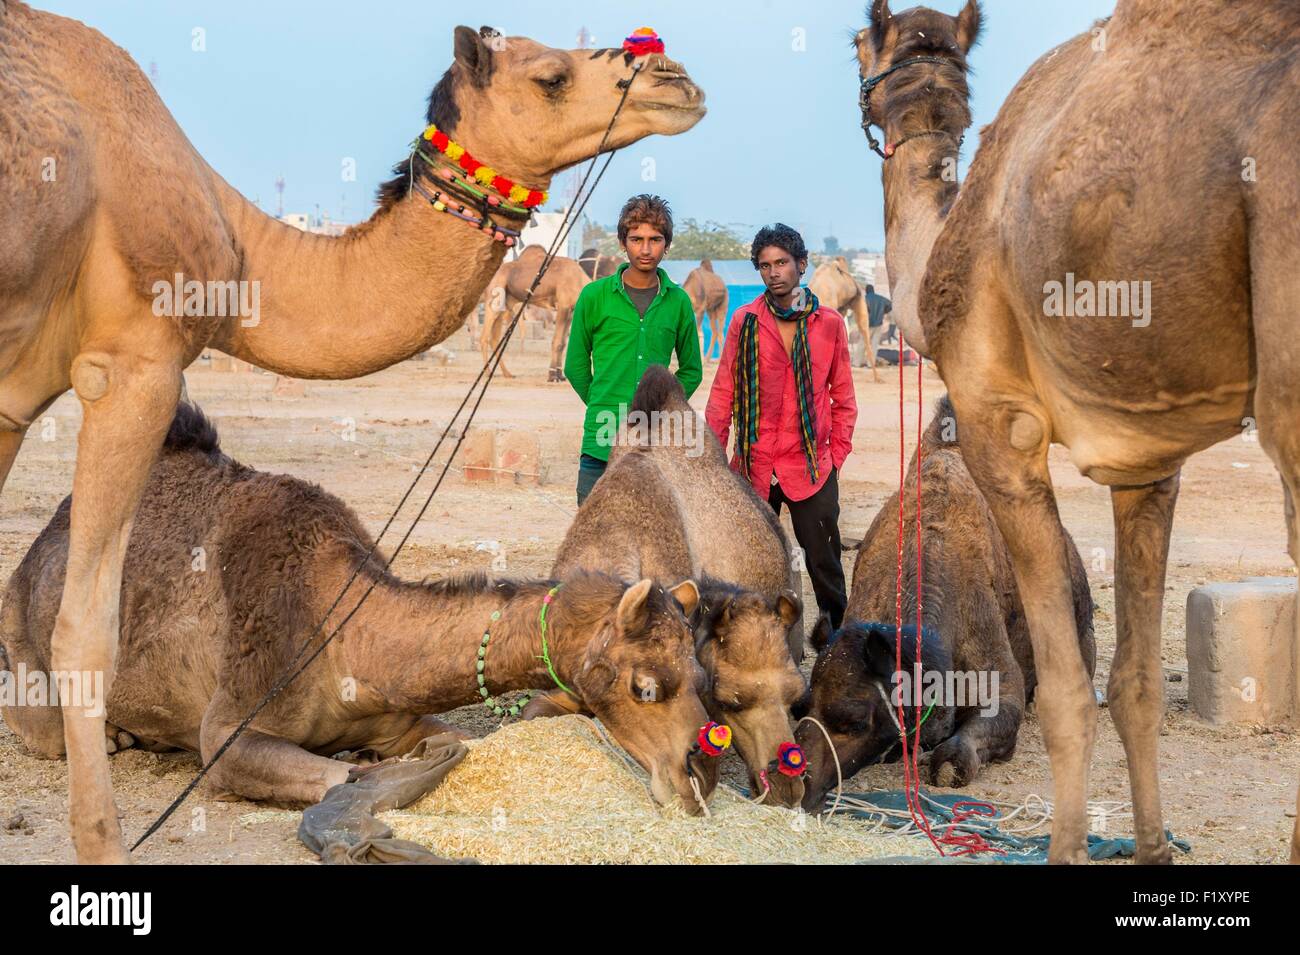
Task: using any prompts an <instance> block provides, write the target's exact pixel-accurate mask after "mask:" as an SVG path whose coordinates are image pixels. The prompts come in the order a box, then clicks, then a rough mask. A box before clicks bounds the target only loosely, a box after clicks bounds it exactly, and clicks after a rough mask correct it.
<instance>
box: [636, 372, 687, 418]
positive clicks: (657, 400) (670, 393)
mask: <svg viewBox="0 0 1300 955" xmlns="http://www.w3.org/2000/svg"><path fill="white" fill-rule="evenodd" d="M676 401H680V402H681V403H682V404H685V403H686V392H684V391H682V383H681V382H680V381H678V380H677V376H676V375H674V374H673V373H672V372H671V371H669V370H668V369H667V368H666V367H665V366H663V365H651V366H650V367H649V368H647V369H646V370H645V374H643V375H642V376H641V383H640V384H638V385H637V386H636V394H634V395H633V396H632V410H633V411H643V412H645V413H646V414H649V413H650V412H651V411H664V410H666V409H667V408H668V407H669V405H671V404H672V403H673V402H676Z"/></svg>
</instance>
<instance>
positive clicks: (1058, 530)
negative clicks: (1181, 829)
mask: <svg viewBox="0 0 1300 955" xmlns="http://www.w3.org/2000/svg"><path fill="white" fill-rule="evenodd" d="M977 324H978V323H977ZM990 324H992V325H996V323H987V324H984V325H983V327H988V326H989V325H990ZM954 345H955V351H954V352H953V355H954V358H956V359H960V358H966V357H967V356H968V355H970V354H972V353H973V352H972V351H971V350H968V349H963V348H961V346H960V345H959V344H957V343H954ZM976 351H977V350H976ZM958 363H959V362H958V361H954V362H953V365H954V366H955V365H956V364H958ZM945 371H946V372H948V374H949V380H950V381H951V382H953V383H955V384H958V385H959V387H957V388H953V389H952V392H951V393H952V398H953V404H954V407H955V408H956V410H957V420H958V428H959V431H960V435H961V444H962V455H963V457H964V458H965V460H966V464H967V466H968V467H969V469H970V472H971V475H972V477H974V479H975V482H976V484H977V485H978V486H979V488H980V490H981V492H983V494H984V497H985V498H986V500H987V501H988V504H989V509H990V510H991V511H992V513H993V517H994V519H995V520H996V521H997V524H998V529H999V530H1000V531H1001V532H1002V536H1003V538H1004V539H1005V540H1006V543H1007V547H1008V549H1009V550H1010V552H1011V558H1012V562H1013V566H1014V569H1015V575H1016V583H1017V585H1018V587H1019V589H1020V596H1021V599H1022V601H1023V603H1024V608H1025V616H1026V620H1027V621H1028V624H1029V633H1030V642H1031V643H1032V645H1033V649H1034V663H1035V667H1036V669H1037V671H1038V679H1039V690H1038V694H1037V696H1038V715H1039V720H1040V722H1041V724H1042V728H1043V740H1044V742H1045V743H1046V746H1047V753H1048V756H1049V757H1050V760H1051V764H1052V778H1053V780H1054V783H1055V802H1056V811H1055V814H1054V817H1053V820H1052V842H1051V848H1050V849H1049V851H1048V861H1050V862H1053V863H1084V862H1087V861H1088V854H1087V850H1086V838H1087V815H1086V808H1087V798H1088V768H1089V763H1090V761H1091V759H1092V749H1093V743H1094V740H1095V738H1096V732H1097V699H1096V696H1095V695H1094V693H1093V688H1092V681H1091V680H1090V679H1089V677H1088V672H1087V670H1086V669H1085V667H1084V663H1083V656H1082V654H1081V653H1080V650H1079V638H1078V632H1077V627H1076V625H1075V613H1074V601H1073V596H1072V594H1071V591H1070V573H1069V557H1068V554H1067V547H1068V544H1067V539H1066V536H1065V529H1064V528H1063V527H1062V526H1061V519H1060V515H1059V514H1058V513H1057V509H1056V499H1055V497H1054V496H1053V494H1052V482H1051V475H1050V474H1049V472H1048V469H1047V450H1048V446H1049V441H1048V435H1049V433H1050V432H1049V430H1048V425H1047V422H1048V418H1047V415H1046V412H1045V411H1044V409H1043V408H1042V406H1041V405H1040V404H1039V403H1038V402H1037V401H1036V400H1034V399H1032V398H1030V397H1028V396H1026V395H1024V394H1023V393H1021V394H1018V395H1015V396H1011V395H1007V396H1002V395H996V396H995V395H992V394H988V393H984V392H982V389H983V388H985V387H987V384H988V382H989V381H990V380H996V379H995V378H994V375H995V374H996V373H997V372H998V369H994V370H993V371H992V372H990V371H987V370H985V369H983V368H980V367H970V368H966V367H963V368H961V369H960V370H958V369H957V368H956V367H953V368H951V369H949V368H947V367H945ZM1002 373H1003V374H1005V371H1004V370H1003V371H1002ZM968 388H969V389H971V390H970V391H967V390H966V389H968ZM1013 442H1014V443H1013Z"/></svg>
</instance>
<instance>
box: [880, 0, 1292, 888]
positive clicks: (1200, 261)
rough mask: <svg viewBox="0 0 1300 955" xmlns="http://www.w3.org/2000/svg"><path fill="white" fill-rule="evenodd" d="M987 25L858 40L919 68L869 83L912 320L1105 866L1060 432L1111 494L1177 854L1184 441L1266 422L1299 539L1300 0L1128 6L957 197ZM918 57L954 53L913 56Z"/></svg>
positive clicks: (1022, 110)
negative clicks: (1177, 613)
mask: <svg viewBox="0 0 1300 955" xmlns="http://www.w3.org/2000/svg"><path fill="white" fill-rule="evenodd" d="M980 19H981V15H980V8H979V4H978V2H977V0H971V2H970V3H968V4H967V6H966V7H965V9H963V10H962V12H961V13H960V15H959V16H957V17H956V18H953V17H949V16H946V15H944V14H941V13H937V12H935V11H933V10H928V9H924V8H913V9H911V10H907V11H904V12H903V13H900V14H898V15H897V16H895V15H893V14H892V13H891V12H890V10H889V5H888V3H887V0H875V2H874V4H873V6H872V11H871V19H870V24H869V26H868V27H867V28H865V29H863V30H862V31H860V32H859V33H858V35H857V50H858V58H859V64H860V70H861V75H862V77H863V78H864V80H866V79H868V78H871V77H875V76H877V75H878V74H880V73H881V72H882V71H883V70H885V69H889V68H891V67H896V66H903V64H906V65H905V66H903V68H902V69H899V70H897V71H895V72H893V73H892V74H891V75H889V76H888V77H886V78H884V80H883V81H882V82H881V83H879V84H878V85H876V86H875V88H874V89H870V88H869V86H868V85H866V84H864V87H863V89H864V92H865V93H866V94H867V95H866V97H865V100H866V102H865V107H866V115H864V117H863V119H864V122H865V121H866V120H868V119H870V120H871V121H872V122H874V123H875V124H876V125H878V126H881V127H882V128H883V129H884V131H885V139H886V142H887V144H889V145H887V146H886V149H885V152H886V153H887V154H892V158H890V159H887V160H886V161H885V162H884V172H883V178H884V186H885V229H886V238H887V242H888V250H887V253H886V254H887V258H888V264H889V277H890V283H891V288H892V291H893V296H894V298H893V301H894V311H893V316H894V319H895V321H896V322H897V323H898V325H899V327H900V328H901V329H902V331H903V333H904V334H905V335H906V336H907V340H908V341H909V342H910V343H911V344H912V345H913V347H915V348H917V349H918V350H919V351H922V352H923V353H924V354H926V355H928V356H930V357H932V358H933V359H934V360H935V361H936V362H937V364H938V367H939V371H940V373H941V374H942V375H943V378H944V381H945V383H946V384H947V386H948V389H949V394H950V396H951V398H952V403H953V406H954V408H955V409H956V413H957V419H958V428H959V431H960V434H961V443H962V453H963V457H964V459H965V462H966V466H967V467H968V468H969V470H970V473H971V476H972V477H973V478H974V479H975V482H976V484H977V485H978V486H979V488H980V490H981V491H982V492H983V494H984V497H985V499H986V500H987V501H988V504H989V508H990V510H991V511H992V513H993V516H994V519H995V520H996V521H997V525H998V528H999V530H1000V531H1001V533H1002V536H1003V538H1004V539H1005V540H1006V542H1007V546H1008V547H1009V548H1010V550H1011V557H1012V561H1013V564H1014V568H1015V575H1016V582H1017V584H1018V586H1019V589H1020V596H1021V599H1022V601H1023V602H1024V607H1025V613H1026V616H1027V618H1028V621H1029V631H1030V637H1031V639H1032V642H1033V647H1034V659H1035V663H1036V666H1037V669H1038V675H1039V684H1040V687H1041V692H1040V693H1039V696H1038V713H1039V718H1040V720H1041V722H1042V726H1043V737H1044V740H1045V742H1046V745H1047V750H1048V754H1049V756H1050V757H1051V761H1052V775H1053V778H1054V780H1055V787H1056V802H1055V812H1054V816H1053V821H1052V842H1051V849H1050V852H1049V858H1050V860H1051V861H1053V862H1084V861H1086V860H1087V852H1086V849H1085V839H1086V836H1087V816H1086V810H1087V795H1088V771H1089V764H1090V762H1091V757H1092V750H1093V742H1094V739H1095V735H1096V721H1097V720H1096V718H1097V701H1096V697H1095V695H1094V692H1093V687H1092V682H1091V680H1089V678H1088V672H1087V668H1086V666H1085V665H1084V660H1083V658H1082V655H1081V654H1080V652H1079V647H1078V644H1077V641H1076V640H1075V638H1074V636H1075V635H1074V632H1073V627H1072V625H1071V621H1072V617H1073V606H1072V601H1071V593H1070V583H1069V581H1070V575H1069V561H1068V558H1067V555H1068V549H1067V546H1066V545H1067V541H1068V537H1067V535H1066V532H1065V529H1064V527H1063V526H1062V525H1061V520H1060V517H1059V514H1058V512H1057V508H1056V502H1055V497H1054V495H1053V491H1052V481H1051V474H1050V472H1049V470H1048V449H1049V447H1050V446H1051V444H1052V443H1053V442H1056V443H1059V444H1063V445H1065V446H1066V447H1067V448H1068V449H1069V451H1070V456H1071V459H1072V460H1073V462H1074V464H1075V466H1076V467H1078V468H1079V470H1080V472H1081V473H1083V474H1084V475H1086V476H1088V477H1090V478H1092V479H1093V480H1094V481H1097V482H1098V483H1100V484H1103V485H1108V486H1109V487H1110V488H1111V501H1112V504H1113V510H1114V520H1115V542H1116V554H1115V628H1116V637H1117V647H1116V651H1115V660H1114V664H1113V667H1112V669H1111V676H1110V684H1109V691H1108V694H1107V699H1108V705H1109V707H1110V712H1111V715H1112V717H1113V718H1114V721H1115V727H1116V729H1117V730H1118V732H1119V735H1120V739H1121V740H1122V741H1123V744H1124V752H1125V755H1126V757H1127V762H1128V771H1129V782H1130V785H1131V788H1132V796H1133V818H1134V828H1135V832H1136V842H1137V846H1136V853H1135V856H1134V861H1135V862H1139V863H1154V862H1159V863H1168V862H1170V861H1171V852H1170V847H1169V845H1168V842H1167V840H1166V838H1165V827H1164V821H1163V818H1162V812H1161V805H1160V789H1159V779H1158V774H1157V755H1156V744H1157V740H1158V737H1159V733H1160V725H1161V722H1162V719H1163V709H1164V678H1163V674H1162V671H1161V663H1160V627H1161V615H1162V611H1163V602H1164V592H1165V568H1166V563H1167V560H1168V553H1169V537H1170V529H1171V525H1172V522H1173V514H1174V502H1175V498H1176V497H1177V493H1178V478H1179V471H1180V469H1181V467H1182V464H1183V462H1184V461H1185V460H1186V459H1187V458H1188V457H1189V456H1190V455H1192V454H1194V453H1196V452H1197V451H1200V450H1202V449H1204V448H1207V447H1209V446H1210V445H1212V444H1215V443H1217V442H1219V441H1223V440H1225V439H1227V438H1230V437H1233V436H1236V435H1238V434H1240V433H1241V431H1242V429H1243V428H1246V427H1250V426H1251V425H1255V426H1257V427H1258V435H1259V441H1260V443H1261V445H1262V446H1263V448H1264V449H1265V450H1266V451H1267V452H1268V454H1269V456H1270V457H1271V458H1272V459H1273V462H1274V463H1275V464H1276V465H1277V468H1278V471H1279V472H1280V473H1281V476H1282V482H1283V495H1284V498H1285V503H1286V518H1287V535H1288V544H1289V550H1290V553H1291V556H1292V558H1293V559H1295V560H1300V527H1298V526H1297V521H1296V515H1295V502H1296V499H1297V495H1300V429H1298V428H1297V426H1296V421H1297V417H1300V392H1298V391H1297V389H1296V387H1295V384H1294V383H1295V380H1296V376H1297V374H1298V373H1300V358H1298V357H1297V350H1296V346H1295V329H1296V315H1297V314H1300V282H1297V279H1296V276H1297V275H1300V220H1298V219H1297V217H1296V215H1295V197H1296V195H1297V193H1298V192H1300V154H1298V153H1297V151H1296V149H1295V131H1296V129H1297V128H1300V67H1298V66H1297V64H1298V63H1300V59H1298V53H1297V51H1298V50H1300V7H1297V5H1296V4H1295V3H1294V2H1289V0H1242V2H1238V3H1232V4H1225V3H1221V2H1215V0H1186V2H1183V3H1178V4H1169V3H1166V2H1163V0H1120V2H1119V3H1118V5H1117V7H1116V9H1115V13H1114V15H1113V16H1112V17H1110V18H1109V19H1108V20H1103V21H1100V22H1099V23H1098V24H1097V26H1096V28H1095V29H1094V30H1093V31H1091V32H1090V33H1087V34H1083V35H1080V36H1078V37H1075V38H1074V39H1072V40H1069V41H1067V42H1066V43H1063V44H1061V45H1060V46H1058V47H1056V48H1055V49H1053V50H1052V51H1051V52H1050V53H1048V54H1047V55H1045V56H1044V57H1042V58H1041V59H1039V61H1038V62H1037V63H1035V64H1034V65H1033V66H1032V67H1031V68H1030V69H1029V72H1028V73H1026V74H1025V76H1024V78H1023V79H1021V81H1020V82H1019V83H1018V84H1017V86H1016V87H1015V89H1013V90H1012V92H1011V94H1010V95H1009V96H1008V97H1007V100H1006V102H1005V103H1004V104H1003V105H1002V108H1001V110H1000V111H999V113H998V116H997V118H996V120H995V121H994V122H993V123H992V124H991V125H989V126H986V127H985V128H984V131H983V134H982V137H981V138H982V141H981V143H980V148H979V151H978V152H977V154H976V155H975V159H974V161H973V162H972V163H971V166H970V172H969V175H968V177H967V180H966V183H965V185H964V186H963V187H962V188H961V195H960V199H958V195H957V190H958V186H957V183H956V182H955V181H952V180H951V179H949V178H948V177H943V176H935V175H933V174H932V171H933V170H935V169H942V168H945V167H946V166H948V165H949V164H952V163H954V162H955V159H956V155H957V152H958V149H959V147H960V143H961V140H962V136H963V135H964V133H965V130H966V129H967V127H968V126H969V125H970V122H971V117H970V106H969V89H968V87H967V84H966V53H967V52H968V51H969V50H970V48H971V46H972V44H973V43H974V42H975V39H976V37H977V36H978V34H979V27H980ZM1261 37H1267V38H1268V42H1261V40H1260V38H1261ZM917 56H924V57H933V58H938V59H939V60H940V61H941V62H938V63H933V62H925V61H913V62H911V63H908V62H907V61H909V60H911V58H913V57H917ZM1083 131H1086V134H1085V133H1084V132H1083ZM1256 172H1257V173H1258V175H1256ZM1189 263H1194V264H1195V265H1194V267H1192V266H1189ZM1067 285H1068V286H1070V287H1071V288H1072V299H1073V300H1072V301H1071V302H1069V308H1068V310H1067V308H1066V306H1065V303H1064V302H1063V301H1062V293H1063V289H1064V288H1065V287H1066V286H1067ZM1067 315H1068V316H1072V317H1066V316H1067ZM1296 620H1297V624H1298V625H1300V613H1297V616H1296ZM1295 645H1296V646H1297V647H1300V633H1298V634H1297V639H1296V644H1295ZM1298 804H1300V800H1298ZM1291 860H1292V862H1297V863H1300V819H1297V822H1296V826H1295V829H1294V831H1293V835H1292V839H1291Z"/></svg>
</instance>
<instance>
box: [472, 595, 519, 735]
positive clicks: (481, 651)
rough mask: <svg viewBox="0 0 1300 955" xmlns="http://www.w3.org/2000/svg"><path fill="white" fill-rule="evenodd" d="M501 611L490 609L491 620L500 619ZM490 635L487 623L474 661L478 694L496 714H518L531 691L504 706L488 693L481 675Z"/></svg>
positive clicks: (485, 682)
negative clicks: (476, 658)
mask: <svg viewBox="0 0 1300 955" xmlns="http://www.w3.org/2000/svg"><path fill="white" fill-rule="evenodd" d="M500 619H501V611H500V610H493V611H492V620H494V621H495V620H500ZM491 637H492V624H491V623H489V624H488V625H487V629H486V630H484V631H483V642H482V643H480V644H479V645H478V661H477V663H475V669H476V676H477V677H478V695H479V696H481V697H483V705H484V706H486V707H487V708H488V709H489V710H491V711H492V713H493V714H494V715H496V716H518V715H519V713H520V711H521V710H523V708H524V707H525V706H527V705H528V701H529V700H531V699H532V698H533V691H532V690H529V691H528V692H527V693H525V694H524V695H523V696H521V697H520V698H519V699H518V700H516V701H515V702H514V703H513V704H512V705H511V706H509V707H504V706H502V705H501V701H500V700H497V699H495V698H494V697H492V696H491V695H490V694H489V693H488V688H487V680H486V679H484V677H483V668H484V667H485V666H486V665H487V645H488V640H489V639H490V638H491Z"/></svg>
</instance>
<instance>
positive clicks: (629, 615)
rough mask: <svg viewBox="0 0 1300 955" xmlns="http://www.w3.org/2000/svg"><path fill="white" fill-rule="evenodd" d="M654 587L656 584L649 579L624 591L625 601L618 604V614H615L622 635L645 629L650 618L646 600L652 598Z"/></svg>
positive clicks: (638, 582)
mask: <svg viewBox="0 0 1300 955" xmlns="http://www.w3.org/2000/svg"><path fill="white" fill-rule="evenodd" d="M653 586H654V582H653V581H651V580H650V579H649V578H647V579H645V580H640V581H637V582H636V583H635V584H633V585H632V586H631V587H629V588H627V590H625V591H623V599H622V600H620V601H619V602H618V612H617V613H616V614H615V619H617V620H618V629H619V630H620V631H621V632H622V633H625V634H626V633H635V632H636V631H638V630H641V629H642V628H644V627H645V624H646V620H647V618H648V617H649V612H648V610H647V608H646V599H647V598H648V597H649V596H650V588H651V587H653Z"/></svg>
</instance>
